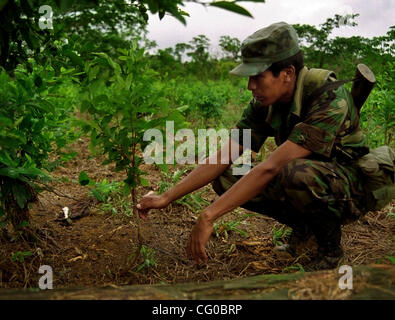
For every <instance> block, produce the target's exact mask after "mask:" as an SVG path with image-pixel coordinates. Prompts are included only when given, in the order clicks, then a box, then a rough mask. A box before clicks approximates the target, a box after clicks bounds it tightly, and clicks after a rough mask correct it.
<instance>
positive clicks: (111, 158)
mask: <svg viewBox="0 0 395 320" xmlns="http://www.w3.org/2000/svg"><path fill="white" fill-rule="evenodd" d="M117 52H119V54H120V55H119V56H118V58H117V59H112V58H111V57H109V56H108V55H107V54H105V53H93V56H94V58H93V59H92V60H91V61H90V62H87V63H86V66H85V72H86V74H87V79H86V81H87V83H86V90H85V93H84V94H83V99H82V101H81V112H82V113H85V112H86V113H87V116H86V118H88V120H81V119H79V120H76V121H77V122H78V123H79V124H80V125H81V128H82V129H83V131H84V132H85V133H88V132H89V133H90V138H91V147H92V150H95V151H96V152H100V153H101V154H103V155H105V156H106V160H105V161H104V162H103V165H105V164H109V163H114V164H115V170H116V171H123V172H124V173H125V179H124V188H123V189H124V194H125V195H128V194H129V193H130V195H131V198H132V202H133V203H132V204H131V206H132V208H133V215H134V216H135V217H136V219H137V223H138V226H139V218H138V215H137V214H136V204H137V195H136V188H137V186H139V185H142V186H148V181H147V180H146V179H144V177H143V176H144V174H145V172H144V171H142V170H141V164H142V162H143V156H142V151H143V149H144V147H145V146H146V145H147V144H148V143H150V142H149V141H144V140H143V136H144V132H145V131H146V130H148V129H153V128H159V129H164V128H165V123H166V121H174V122H175V124H176V127H178V126H180V125H182V124H184V118H183V116H182V114H181V113H180V111H179V110H178V109H175V108H172V107H171V106H170V104H169V100H168V97H169V96H170V92H169V88H168V87H167V86H166V83H165V81H163V80H162V79H161V75H159V74H158V73H157V72H155V71H154V70H153V69H151V68H150V65H149V58H148V57H147V56H146V55H145V53H144V49H143V48H138V46H137V44H136V42H134V43H133V45H132V47H131V49H129V50H126V49H118V51H117ZM141 245H142V239H141V235H140V232H139V248H138V249H137V252H140V249H141ZM136 257H137V255H136Z"/></svg>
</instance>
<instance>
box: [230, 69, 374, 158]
mask: <svg viewBox="0 0 395 320" xmlns="http://www.w3.org/2000/svg"><path fill="white" fill-rule="evenodd" d="M335 80H336V77H335V75H334V73H333V72H331V71H328V70H322V69H307V68H306V67H304V68H303V69H302V70H301V71H300V72H299V75H298V78H297V81H296V88H295V94H294V98H293V101H292V103H290V104H289V105H287V106H284V105H276V104H274V105H271V106H269V107H262V105H261V104H260V103H259V102H258V101H256V100H255V99H253V100H252V101H251V102H250V104H249V106H248V107H247V108H246V109H245V110H244V112H243V115H242V118H241V120H240V121H239V122H238V123H237V128H239V129H251V149H252V150H253V151H255V152H258V151H259V149H260V147H261V146H262V145H263V143H264V142H265V140H266V138H267V137H274V138H275V141H276V144H277V145H280V144H282V143H284V142H285V141H286V140H290V141H292V142H294V143H296V144H298V145H301V146H303V147H304V148H306V149H308V150H310V151H312V155H311V156H310V158H312V159H317V160H323V161H331V160H333V159H335V158H336V160H337V161H339V162H348V161H350V160H351V161H352V160H355V159H358V158H360V157H362V156H363V155H365V154H366V153H368V152H369V148H368V147H367V146H366V142H365V138H364V136H363V134H362V131H361V128H360V125H359V115H358V112H357V110H356V108H355V106H354V103H353V100H352V97H351V94H350V93H349V91H348V90H347V89H346V88H345V87H344V86H340V87H339V88H338V89H336V90H332V91H326V92H324V93H323V94H321V95H320V96H319V97H318V98H317V99H315V101H312V102H311V101H309V98H311V94H312V93H313V92H314V90H316V89H317V88H319V87H321V86H322V85H323V84H325V83H327V82H331V81H335Z"/></svg>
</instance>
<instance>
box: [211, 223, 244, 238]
mask: <svg viewBox="0 0 395 320" xmlns="http://www.w3.org/2000/svg"><path fill="white" fill-rule="evenodd" d="M241 222H242V221H233V220H230V221H226V222H220V223H216V224H214V232H215V236H216V237H217V238H219V236H220V235H222V234H223V235H224V237H225V239H228V237H229V233H230V232H237V233H239V234H240V235H241V236H243V237H246V236H247V232H245V231H244V230H241V229H240V228H238V225H239V224H240V223H241Z"/></svg>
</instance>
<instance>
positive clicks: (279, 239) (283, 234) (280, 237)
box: [272, 226, 292, 246]
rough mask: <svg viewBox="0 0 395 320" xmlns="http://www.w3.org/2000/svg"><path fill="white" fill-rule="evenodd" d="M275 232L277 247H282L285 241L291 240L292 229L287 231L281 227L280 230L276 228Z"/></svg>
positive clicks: (274, 242)
mask: <svg viewBox="0 0 395 320" xmlns="http://www.w3.org/2000/svg"><path fill="white" fill-rule="evenodd" d="M272 232H273V244H274V245H275V246H281V245H283V244H284V242H283V241H284V240H285V239H286V238H289V236H290V235H291V233H292V230H291V229H285V228H284V226H281V227H280V228H279V229H277V228H276V227H275V226H274V227H273V229H272Z"/></svg>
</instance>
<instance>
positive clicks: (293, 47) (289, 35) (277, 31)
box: [230, 22, 300, 76]
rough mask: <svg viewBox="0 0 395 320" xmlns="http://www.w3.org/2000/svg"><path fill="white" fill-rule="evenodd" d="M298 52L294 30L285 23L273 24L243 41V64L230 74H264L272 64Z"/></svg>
mask: <svg viewBox="0 0 395 320" xmlns="http://www.w3.org/2000/svg"><path fill="white" fill-rule="evenodd" d="M299 51H300V48H299V44H298V35H297V33H296V31H295V29H294V28H293V27H292V26H291V25H289V24H288V23H285V22H277V23H273V24H271V25H270V26H268V27H266V28H263V29H260V30H258V31H256V32H255V33H253V34H252V35H250V36H249V37H248V38H247V39H245V40H244V41H243V43H242V45H241V55H242V59H243V63H242V64H240V65H238V66H237V67H236V68H234V69H233V70H232V71H231V72H230V73H231V74H235V75H238V76H255V75H257V74H259V73H261V72H264V71H265V70H266V69H268V68H269V67H270V66H271V65H272V64H273V63H275V62H278V61H281V60H284V59H287V58H289V57H291V56H293V55H295V54H297V53H298V52H299Z"/></svg>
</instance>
